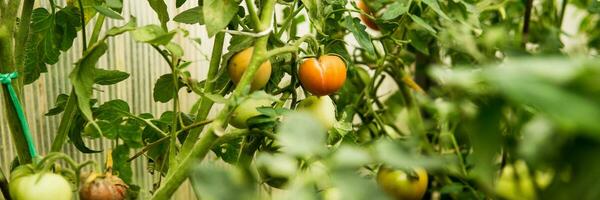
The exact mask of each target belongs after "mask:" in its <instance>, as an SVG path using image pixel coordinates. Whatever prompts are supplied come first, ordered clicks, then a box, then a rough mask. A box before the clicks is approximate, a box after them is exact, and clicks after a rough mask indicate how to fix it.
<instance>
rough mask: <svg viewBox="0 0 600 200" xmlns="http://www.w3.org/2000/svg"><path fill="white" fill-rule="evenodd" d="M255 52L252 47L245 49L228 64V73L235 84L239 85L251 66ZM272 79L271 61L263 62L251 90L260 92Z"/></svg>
mask: <svg viewBox="0 0 600 200" xmlns="http://www.w3.org/2000/svg"><path fill="white" fill-rule="evenodd" d="M253 51H254V47H250V48H247V49H244V50H243V51H240V52H238V53H237V54H235V55H234V56H233V57H232V58H231V59H230V60H229V64H228V70H227V71H228V72H229V77H230V78H231V80H232V81H233V83H235V84H238V83H239V82H240V79H242V75H244V72H246V68H248V65H249V64H250V59H251V58H252V52H253ZM270 77H271V62H270V61H269V60H267V61H265V62H263V63H262V64H261V65H260V67H259V68H258V71H256V74H255V75H254V79H253V80H252V83H251V86H250V87H251V90H253V91H254V90H258V89H261V88H263V87H265V85H267V82H269V78H270Z"/></svg>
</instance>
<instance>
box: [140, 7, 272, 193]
mask: <svg viewBox="0 0 600 200" xmlns="http://www.w3.org/2000/svg"><path fill="white" fill-rule="evenodd" d="M247 2H248V1H247ZM274 7H275V0H265V2H264V4H263V7H262V10H261V11H262V12H261V20H260V24H258V26H257V27H256V30H255V32H262V31H264V30H266V29H267V28H268V27H269V25H270V24H271V20H272V18H273V17H272V16H273V10H274ZM268 39H269V35H265V36H261V37H259V38H258V39H257V40H256V42H255V43H254V52H253V55H252V59H251V60H250V64H249V65H248V68H247V69H246V72H245V73H244V75H243V76H242V79H241V80H240V82H239V84H238V85H237V87H236V88H235V90H234V91H233V97H232V98H240V97H242V96H244V95H247V94H248V93H249V92H250V82H251V81H252V79H253V77H254V75H255V74H256V71H258V68H259V66H260V64H261V63H262V62H263V61H264V60H266V59H268V58H267V57H265V55H266V51H267V50H266V48H267V42H268ZM231 108H232V105H227V106H225V108H224V109H223V110H221V112H220V113H219V115H218V117H217V119H216V120H215V122H213V123H212V124H211V126H210V127H209V129H207V131H206V134H204V135H203V137H201V138H200V141H198V143H197V144H196V145H194V147H193V149H192V151H191V152H190V153H189V154H188V155H186V156H185V157H184V159H183V160H181V163H180V164H179V165H178V167H177V170H169V172H170V173H169V174H168V175H167V177H166V180H165V183H164V185H163V186H162V187H160V188H159V189H158V190H157V191H156V193H155V194H154V196H153V197H152V199H153V200H166V199H169V198H171V196H172V195H173V193H174V192H175V191H176V190H177V188H179V186H180V185H181V183H183V181H185V179H187V177H188V174H189V172H190V169H191V166H192V165H193V164H194V163H196V162H197V160H202V159H203V158H204V157H205V156H206V154H207V153H208V151H209V149H210V148H211V147H212V145H213V144H214V142H215V140H217V139H218V138H219V136H217V134H219V132H222V129H223V126H224V125H226V124H227V118H228V116H229V114H230V112H231ZM215 133H217V134H215Z"/></svg>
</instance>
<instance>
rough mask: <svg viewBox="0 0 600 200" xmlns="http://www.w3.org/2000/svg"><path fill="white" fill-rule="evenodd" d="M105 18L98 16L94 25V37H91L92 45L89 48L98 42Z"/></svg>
mask: <svg viewBox="0 0 600 200" xmlns="http://www.w3.org/2000/svg"><path fill="white" fill-rule="evenodd" d="M105 18H106V16H104V15H98V18H97V19H96V24H94V29H93V30H92V36H91V37H90V42H89V43H90V44H89V46H88V48H89V47H92V45H94V44H96V42H97V41H98V37H99V36H100V31H101V30H102V26H103V25H104V19H105Z"/></svg>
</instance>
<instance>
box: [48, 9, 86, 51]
mask: <svg viewBox="0 0 600 200" xmlns="http://www.w3.org/2000/svg"><path fill="white" fill-rule="evenodd" d="M50 1H51V2H52V1H54V0H50ZM77 3H78V4H79V12H80V13H81V42H82V44H83V46H82V47H83V51H82V53H83V54H84V55H85V52H86V51H87V34H86V31H85V12H84V11H83V3H82V0H77Z"/></svg>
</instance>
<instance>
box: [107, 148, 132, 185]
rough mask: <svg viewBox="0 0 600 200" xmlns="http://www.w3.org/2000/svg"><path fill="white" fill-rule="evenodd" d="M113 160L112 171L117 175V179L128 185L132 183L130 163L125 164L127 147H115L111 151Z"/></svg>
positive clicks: (127, 156)
mask: <svg viewBox="0 0 600 200" xmlns="http://www.w3.org/2000/svg"><path fill="white" fill-rule="evenodd" d="M112 158H113V162H114V163H113V169H114V171H115V172H116V174H119V178H121V179H123V182H125V183H126V184H128V185H130V184H132V183H133V182H132V181H133V171H132V170H131V162H127V159H129V147H128V146H127V145H126V144H122V145H119V146H117V148H115V149H113V151H112Z"/></svg>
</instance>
